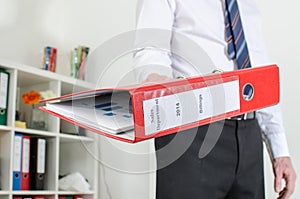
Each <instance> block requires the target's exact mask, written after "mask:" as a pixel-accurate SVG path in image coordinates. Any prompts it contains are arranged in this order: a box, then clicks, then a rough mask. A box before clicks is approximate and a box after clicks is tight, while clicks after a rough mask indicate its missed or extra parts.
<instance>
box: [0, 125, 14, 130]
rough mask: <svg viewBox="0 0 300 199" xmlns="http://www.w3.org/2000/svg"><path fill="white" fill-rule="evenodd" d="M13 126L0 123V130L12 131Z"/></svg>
mask: <svg viewBox="0 0 300 199" xmlns="http://www.w3.org/2000/svg"><path fill="white" fill-rule="evenodd" d="M12 129H13V127H10V126H3V125H0V131H11V130H12Z"/></svg>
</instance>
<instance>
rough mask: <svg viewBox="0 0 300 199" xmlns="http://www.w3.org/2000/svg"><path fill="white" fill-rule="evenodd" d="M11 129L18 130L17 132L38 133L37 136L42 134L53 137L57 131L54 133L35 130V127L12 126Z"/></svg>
mask: <svg viewBox="0 0 300 199" xmlns="http://www.w3.org/2000/svg"><path fill="white" fill-rule="evenodd" d="M13 130H14V131H16V132H19V133H25V134H31V135H38V136H43V137H55V136H56V135H57V133H55V132H49V131H41V130H35V129H23V128H14V129H13Z"/></svg>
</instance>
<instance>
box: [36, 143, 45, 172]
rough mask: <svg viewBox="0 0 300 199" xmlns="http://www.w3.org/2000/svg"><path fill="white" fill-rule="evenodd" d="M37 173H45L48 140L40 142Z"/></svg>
mask: <svg viewBox="0 0 300 199" xmlns="http://www.w3.org/2000/svg"><path fill="white" fill-rule="evenodd" d="M37 158H38V162H37V173H45V158H46V140H44V139H39V140H38V156H37Z"/></svg>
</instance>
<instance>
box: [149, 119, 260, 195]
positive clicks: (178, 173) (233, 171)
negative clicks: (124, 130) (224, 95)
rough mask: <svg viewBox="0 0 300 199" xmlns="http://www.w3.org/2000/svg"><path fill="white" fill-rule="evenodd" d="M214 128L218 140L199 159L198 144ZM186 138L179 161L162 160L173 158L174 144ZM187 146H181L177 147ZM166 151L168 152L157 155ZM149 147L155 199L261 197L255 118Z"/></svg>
mask: <svg viewBox="0 0 300 199" xmlns="http://www.w3.org/2000/svg"><path fill="white" fill-rule="evenodd" d="M214 128H215V129H221V135H220V137H219V139H218V141H217V143H216V145H215V146H214V147H213V148H212V150H211V151H210V152H209V153H208V155H206V156H205V157H204V158H199V149H200V147H201V145H202V143H203V140H204V138H205V136H206V134H207V132H208V131H209V130H211V129H214ZM189 134H190V135H192V134H194V138H193V139H192V141H191V144H190V145H189V146H188V147H187V149H186V151H184V152H183V154H182V155H181V156H179V155H178V154H177V155H178V158H177V159H175V160H173V162H171V161H169V162H168V161H166V159H169V160H170V156H172V155H173V156H176V153H174V152H173V151H176V150H177V151H178V150H182V148H180V147H178V143H180V140H185V139H186V137H189V136H190V135H189ZM188 135H189V136H188ZM175 137H176V139H177V141H178V140H179V142H178V143H177V146H176V145H174V144H171V143H172V139H175ZM208 139H209V138H208ZM187 142H188V141H187V140H185V141H183V143H184V144H183V145H185V144H186V143H187ZM172 145H174V146H172ZM179 145H180V144H179ZM167 146H169V148H168V150H167V151H169V152H164V153H159V151H160V152H161V151H162V150H163V149H164V147H167ZM155 147H156V155H157V167H158V169H157V186H156V198H157V199H263V198H264V173H263V144H262V136H261V130H260V127H259V125H258V123H257V120H256V119H253V120H245V121H232V120H225V121H220V122H215V123H213V124H210V125H205V126H201V127H198V128H197V129H190V130H187V131H185V132H180V133H177V134H171V135H167V136H164V137H160V138H156V139H155ZM183 148H184V147H183ZM168 153H169V155H167V156H166V155H163V154H168ZM174 154H175V155H174Z"/></svg>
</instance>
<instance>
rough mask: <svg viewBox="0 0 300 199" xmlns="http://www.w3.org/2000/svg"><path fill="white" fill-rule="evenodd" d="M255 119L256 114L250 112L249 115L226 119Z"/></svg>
mask: <svg viewBox="0 0 300 199" xmlns="http://www.w3.org/2000/svg"><path fill="white" fill-rule="evenodd" d="M255 118H256V117H255V112H249V113H244V114H242V115H237V116H234V117H228V118H226V119H227V120H254V119H255Z"/></svg>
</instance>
